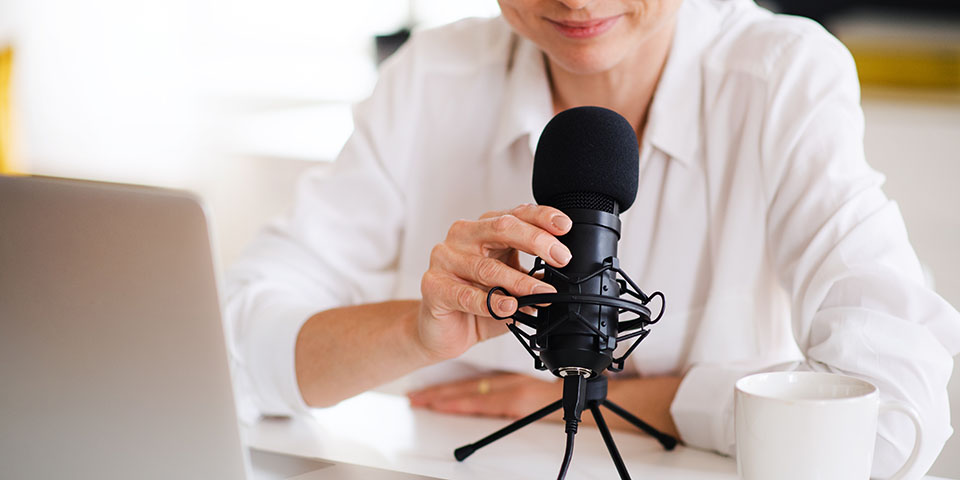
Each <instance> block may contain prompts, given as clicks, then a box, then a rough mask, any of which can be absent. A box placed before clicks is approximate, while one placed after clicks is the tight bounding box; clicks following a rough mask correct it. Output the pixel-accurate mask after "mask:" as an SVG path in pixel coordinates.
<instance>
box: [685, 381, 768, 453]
mask: <svg viewBox="0 0 960 480" xmlns="http://www.w3.org/2000/svg"><path fill="white" fill-rule="evenodd" d="M755 370H756V369H755V368H749V367H746V366H743V367H740V366H727V365H708V364H702V365H695V366H693V367H692V368H691V369H690V370H689V371H688V372H687V374H686V375H684V377H683V381H681V382H680V388H679V389H678V390H677V395H676V396H675V397H674V399H673V403H672V404H671V405H670V414H671V415H672V416H673V422H674V424H676V426H677V431H678V432H679V433H680V438H682V439H683V441H684V443H685V444H687V445H688V446H691V447H696V448H701V449H704V450H712V451H715V452H718V453H721V454H723V455H734V454H735V452H736V436H735V434H734V430H733V429H734V423H733V405H734V403H733V398H734V389H735V387H736V383H737V380H739V379H740V378H742V377H744V376H745V375H748V374H750V373H752V372H753V371H755Z"/></svg>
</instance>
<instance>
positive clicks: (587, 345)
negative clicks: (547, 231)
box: [536, 205, 620, 377]
mask: <svg viewBox="0 0 960 480" xmlns="http://www.w3.org/2000/svg"><path fill="white" fill-rule="evenodd" d="M575 206H580V205H575ZM560 210H561V211H562V212H563V213H565V214H567V216H569V217H570V219H571V220H572V221H573V226H572V227H571V229H570V231H569V232H568V233H567V234H566V235H564V236H562V237H559V240H560V241H561V242H562V243H563V244H564V245H566V246H567V248H569V249H570V252H571V254H572V255H573V257H572V258H571V259H570V263H568V264H567V265H566V266H565V267H563V268H561V269H559V273H561V274H562V276H561V275H557V274H556V273H554V272H552V271H549V270H548V271H547V272H546V274H545V275H544V281H545V282H547V283H549V284H550V285H552V286H553V287H555V288H556V289H557V293H566V294H571V295H582V294H592V295H602V296H608V297H611V298H619V297H620V286H619V285H618V284H617V279H616V273H615V272H613V271H610V270H607V271H604V272H602V273H601V274H599V275H595V276H593V277H592V278H589V279H586V280H584V279H585V278H586V277H588V276H590V275H592V274H593V273H595V272H597V271H599V270H600V269H601V268H602V267H603V263H604V261H605V260H607V261H609V259H611V258H616V257H617V244H618V242H619V241H620V218H619V217H618V216H617V215H616V214H614V213H608V212H605V211H602V210H591V209H586V208H561V209H560ZM581 280H584V281H582V282H581V283H578V282H580V281H581ZM574 301H576V300H574ZM571 317H573V318H571ZM576 317H579V318H581V319H583V320H585V322H580V321H576ZM618 319H619V312H618V310H617V308H615V307H610V306H603V305H595V304H590V303H561V304H552V305H550V306H549V307H547V308H546V309H545V310H544V311H542V312H541V313H540V315H539V317H538V320H539V322H538V325H537V331H538V332H537V333H538V335H537V337H536V338H537V339H538V344H537V347H538V349H539V350H541V353H540V359H541V361H543V364H544V365H545V366H546V367H547V369H549V370H550V371H551V372H552V373H553V374H554V375H557V376H567V375H569V374H574V373H579V374H585V376H587V377H589V376H592V375H599V374H600V372H602V371H604V370H605V369H606V368H607V367H609V366H610V363H611V362H612V360H613V351H614V349H616V347H617V340H616V337H617V324H618ZM585 323H586V324H585ZM598 332H599V333H601V334H602V335H598ZM604 338H605V339H606V342H604V341H603V339H604Z"/></svg>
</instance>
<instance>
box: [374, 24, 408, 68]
mask: <svg viewBox="0 0 960 480" xmlns="http://www.w3.org/2000/svg"><path fill="white" fill-rule="evenodd" d="M375 38H376V42H377V65H380V64H381V63H383V61H384V60H386V59H387V58H389V57H390V55H393V52H396V51H397V50H398V49H399V48H400V46H401V45H403V43H404V42H406V41H407V39H409V38H410V29H409V28H402V29H400V30H397V31H396V32H393V33H388V34H386V35H377V36H376V37H375Z"/></svg>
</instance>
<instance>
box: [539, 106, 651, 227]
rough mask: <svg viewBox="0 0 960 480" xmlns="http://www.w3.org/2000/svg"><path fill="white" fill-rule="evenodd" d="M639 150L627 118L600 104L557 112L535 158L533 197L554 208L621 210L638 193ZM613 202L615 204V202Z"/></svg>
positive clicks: (629, 203) (628, 205) (544, 130)
mask: <svg viewBox="0 0 960 480" xmlns="http://www.w3.org/2000/svg"><path fill="white" fill-rule="evenodd" d="M639 165H640V151H639V147H638V146H637V134H636V133H635V132H634V131H633V127H632V126H631V125H630V122H628V121H627V119H625V118H623V117H622V116H620V114H618V113H617V112H614V111H613V110H608V109H606V108H601V107H576V108H571V109H569V110H564V111H562V112H560V113H558V114H557V115H556V116H555V117H553V119H552V120H550V122H549V123H547V126H546V127H544V129H543V133H542V134H541V135H540V140H539V141H538V143H537V152H536V154H535V155H534V161H533V196H534V198H535V199H536V200H537V203H539V204H541V205H549V206H552V207H556V208H560V209H563V208H565V207H566V208H593V209H596V210H605V211H611V210H608V209H607V208H606V207H605V206H604V205H603V204H606V203H609V202H611V201H615V202H616V203H617V206H618V207H619V211H620V212H622V211H625V210H626V209H628V208H630V205H633V201H634V199H636V197H637V180H638V174H639ZM611 205H612V204H611Z"/></svg>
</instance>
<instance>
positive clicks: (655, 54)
mask: <svg viewBox="0 0 960 480" xmlns="http://www.w3.org/2000/svg"><path fill="white" fill-rule="evenodd" d="M674 28H675V22H670V24H668V25H665V26H664V27H663V28H660V29H659V30H657V31H656V32H653V33H652V34H651V35H650V36H649V37H647V39H646V40H645V41H644V42H643V43H642V44H640V45H638V46H637V48H636V49H635V50H634V52H633V53H632V54H630V55H629V56H628V57H627V58H624V59H623V60H622V61H621V62H620V63H618V64H617V65H616V66H614V67H613V68H611V69H609V70H605V71H602V72H598V73H592V74H577V73H572V72H569V71H567V70H564V69H563V68H561V67H559V66H557V65H556V64H555V63H554V62H550V61H549V59H548V60H547V72H548V74H549V77H550V90H551V95H552V97H553V108H554V113H559V112H561V111H563V110H566V109H568V108H573V107H578V106H583V105H595V106H599V107H605V108H609V109H611V110H613V111H616V112H617V113H619V114H620V115H623V116H624V118H626V119H627V120H628V121H629V122H630V125H632V126H633V129H634V130H635V131H636V132H637V138H638V139H639V138H640V137H641V136H642V134H643V129H644V127H645V126H646V121H647V112H648V111H649V109H650V103H651V102H652V100H653V94H654V91H655V90H656V88H657V82H658V81H659V80H660V74H661V72H662V71H663V66H664V64H665V63H666V61H667V54H668V53H669V52H670V45H671V43H672V40H673V31H674Z"/></svg>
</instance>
